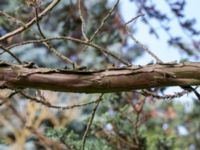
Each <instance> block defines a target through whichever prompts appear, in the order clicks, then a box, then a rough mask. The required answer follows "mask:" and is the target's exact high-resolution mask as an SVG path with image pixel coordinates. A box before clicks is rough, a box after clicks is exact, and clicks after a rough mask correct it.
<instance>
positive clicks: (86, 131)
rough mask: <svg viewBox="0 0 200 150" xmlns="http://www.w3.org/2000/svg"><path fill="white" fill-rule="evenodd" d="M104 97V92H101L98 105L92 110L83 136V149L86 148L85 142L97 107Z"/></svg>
mask: <svg viewBox="0 0 200 150" xmlns="http://www.w3.org/2000/svg"><path fill="white" fill-rule="evenodd" d="M102 97H103V94H101V95H100V96H99V98H98V99H97V102H96V105H95V107H94V109H93V111H92V114H91V117H90V119H89V121H88V124H87V128H86V130H85V133H84V135H83V138H82V145H81V150H84V149H85V142H86V139H87V135H88V131H89V129H90V127H91V125H92V122H93V119H94V116H95V113H96V110H97V108H98V106H99V103H100V102H101V101H102Z"/></svg>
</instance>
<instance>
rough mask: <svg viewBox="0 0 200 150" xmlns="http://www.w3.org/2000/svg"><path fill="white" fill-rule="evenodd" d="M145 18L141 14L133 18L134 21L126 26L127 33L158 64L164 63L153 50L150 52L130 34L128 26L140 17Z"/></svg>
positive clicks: (131, 20)
mask: <svg viewBox="0 0 200 150" xmlns="http://www.w3.org/2000/svg"><path fill="white" fill-rule="evenodd" d="M141 16H144V15H143V14H139V15H137V16H136V17H133V18H132V19H130V20H129V21H128V22H126V23H125V24H124V26H125V28H126V31H127V33H128V35H129V36H130V38H131V39H132V40H133V41H134V42H135V43H136V44H137V45H139V46H140V47H141V48H142V49H144V50H145V51H146V52H147V53H148V54H149V55H150V56H152V57H153V58H154V59H155V60H156V61H157V62H158V63H163V61H162V60H161V59H159V58H158V57H157V56H156V55H155V54H154V53H153V52H152V51H151V50H149V49H148V48H147V47H146V46H145V45H144V44H142V43H141V42H140V41H138V40H137V39H136V38H135V37H134V36H133V34H132V33H131V32H130V29H129V27H128V24H130V23H131V22H133V21H135V20H136V19H138V18H139V17H141Z"/></svg>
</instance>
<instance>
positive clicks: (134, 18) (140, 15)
mask: <svg viewBox="0 0 200 150" xmlns="http://www.w3.org/2000/svg"><path fill="white" fill-rule="evenodd" d="M142 16H144V14H138V15H137V16H135V17H133V18H132V19H130V20H129V21H127V22H126V23H125V24H124V25H125V26H127V25H128V24H130V23H132V22H133V21H135V20H137V19H138V18H139V17H142Z"/></svg>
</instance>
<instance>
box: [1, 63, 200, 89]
mask: <svg viewBox="0 0 200 150" xmlns="http://www.w3.org/2000/svg"><path fill="white" fill-rule="evenodd" d="M187 85H200V63H184V64H160V65H159V64H155V65H146V66H142V67H141V66H132V67H126V68H112V69H106V70H95V71H94V70H93V71H73V70H62V69H49V68H31V67H30V66H25V65H13V64H7V63H4V62H1V63H0V88H12V89H18V88H36V89H45V90H53V91H63V92H76V93H104V92H106V93H108V92H121V91H131V90H137V89H148V88H153V87H168V86H187Z"/></svg>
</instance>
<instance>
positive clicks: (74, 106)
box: [20, 91, 99, 110]
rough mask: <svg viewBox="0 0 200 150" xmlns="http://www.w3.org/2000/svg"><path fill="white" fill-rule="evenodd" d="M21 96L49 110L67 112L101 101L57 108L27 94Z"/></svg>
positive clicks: (23, 93)
mask: <svg viewBox="0 0 200 150" xmlns="http://www.w3.org/2000/svg"><path fill="white" fill-rule="evenodd" d="M20 94H21V95H22V96H23V97H25V98H27V99H29V100H31V101H34V102H36V103H40V104H42V105H44V106H46V107H49V108H55V109H62V110H66V109H73V108H76V107H83V106H87V105H90V104H94V103H97V101H98V100H99V99H98V100H94V101H91V102H88V103H83V104H77V105H71V106H57V105H52V104H50V103H49V102H47V101H43V100H41V99H37V98H36V97H32V96H30V95H27V94H26V93H25V92H22V91H21V92H20Z"/></svg>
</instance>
